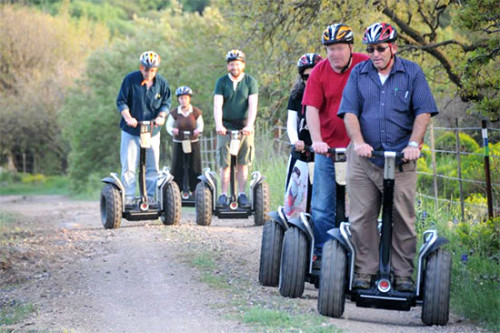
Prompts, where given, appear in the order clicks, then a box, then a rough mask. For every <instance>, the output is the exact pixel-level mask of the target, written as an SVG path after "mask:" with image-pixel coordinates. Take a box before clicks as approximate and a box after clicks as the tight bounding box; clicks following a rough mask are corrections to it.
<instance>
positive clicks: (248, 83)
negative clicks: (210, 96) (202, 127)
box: [214, 74, 259, 130]
mask: <svg viewBox="0 0 500 333" xmlns="http://www.w3.org/2000/svg"><path fill="white" fill-rule="evenodd" d="M258 93H259V89H258V86H257V80H255V79H254V78H253V77H252V76H250V75H248V74H245V76H244V77H243V79H242V80H241V81H240V82H238V84H237V85H236V89H234V88H233V81H231V79H230V78H229V76H228V75H224V76H222V77H220V78H219V79H218V80H217V83H216V84H215V92H214V95H222V96H223V98H224V102H223V104H222V122H223V125H224V127H226V128H227V129H229V130H240V129H242V128H243V127H245V123H246V119H247V117H248V97H249V96H250V95H255V94H258Z"/></svg>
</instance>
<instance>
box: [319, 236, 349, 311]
mask: <svg viewBox="0 0 500 333" xmlns="http://www.w3.org/2000/svg"><path fill="white" fill-rule="evenodd" d="M346 276H347V255H346V253H345V250H344V248H343V247H342V245H341V244H340V243H339V242H338V241H337V240H334V239H330V240H328V241H327V242H326V243H325V245H324V246H323V258H322V260H321V270H320V277H319V293H318V312H319V313H320V314H322V315H323V316H328V317H333V318H339V317H341V316H342V314H343V313H344V305H345V290H346V285H347V279H346Z"/></svg>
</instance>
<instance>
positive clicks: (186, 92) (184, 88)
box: [175, 86, 193, 97]
mask: <svg viewBox="0 0 500 333" xmlns="http://www.w3.org/2000/svg"><path fill="white" fill-rule="evenodd" d="M182 95H189V96H192V95H193V91H192V90H191V88H189V87H188V86H182V87H179V88H177V90H176V91H175V96H177V97H179V96H182Z"/></svg>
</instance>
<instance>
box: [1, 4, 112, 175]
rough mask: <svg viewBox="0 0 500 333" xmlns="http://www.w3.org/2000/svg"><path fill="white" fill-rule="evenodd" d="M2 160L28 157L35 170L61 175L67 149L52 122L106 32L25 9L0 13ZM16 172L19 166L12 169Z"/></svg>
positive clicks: (54, 120)
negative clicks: (69, 88)
mask: <svg viewBox="0 0 500 333" xmlns="http://www.w3.org/2000/svg"><path fill="white" fill-rule="evenodd" d="M0 31H2V38H0V118H1V119H2V126H1V128H0V138H1V142H0V143H1V145H0V146H1V154H2V159H3V160H4V161H5V160H10V161H13V160H14V156H16V155H18V154H21V153H29V154H31V156H33V158H34V159H35V160H36V161H37V162H36V164H37V165H36V166H37V167H38V170H36V171H42V172H47V173H60V172H61V171H63V170H64V167H65V163H66V153H67V147H66V145H65V144H64V142H63V141H62V139H61V132H60V127H59V125H58V124H57V121H56V117H57V111H58V109H59V107H60V106H61V105H62V101H63V99H64V95H65V91H66V89H67V87H68V86H69V84H71V82H72V80H73V78H74V77H76V76H77V75H78V74H79V72H80V68H81V64H82V63H83V59H84V58H85V56H86V55H87V54H88V53H89V51H90V50H91V49H93V48H95V47H96V46H97V45H101V44H102V43H103V42H104V41H105V40H106V38H107V30H105V29H103V28H102V27H99V26H91V25H89V24H88V22H86V21H80V22H72V21H71V20H69V18H68V17H67V16H64V15H63V16H60V17H58V18H55V17H52V16H50V15H47V14H43V13H40V12H37V11H35V10H31V9H28V8H14V7H12V6H2V7H0ZM16 167H19V166H16Z"/></svg>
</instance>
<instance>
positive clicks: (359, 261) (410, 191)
mask: <svg viewBox="0 0 500 333" xmlns="http://www.w3.org/2000/svg"><path fill="white" fill-rule="evenodd" d="M383 177H384V169H383V168H380V167H378V166H377V165H375V164H373V163H372V162H370V160H369V159H368V158H364V157H359V156H357V154H356V153H355V152H354V149H353V147H352V144H351V145H349V147H348V150H347V193H348V195H349V221H350V223H351V233H352V239H353V242H354V246H355V248H356V262H355V271H356V272H357V273H362V274H376V273H377V272H378V267H379V233H378V230H377V218H378V217H379V215H380V212H381V205H382V193H383ZM416 185H417V174H416V162H415V161H411V162H409V163H406V164H403V171H402V172H401V171H400V170H399V167H396V173H395V188H394V213H393V229H392V231H393V233H392V248H391V268H392V270H393V272H394V274H395V275H398V276H411V275H412V273H413V258H414V256H415V253H416V251H417V236H416V232H415V192H416Z"/></svg>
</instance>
